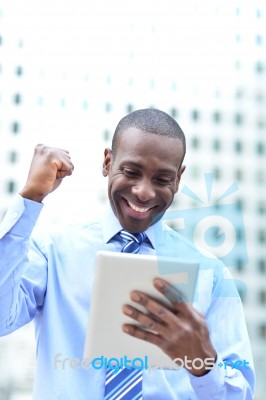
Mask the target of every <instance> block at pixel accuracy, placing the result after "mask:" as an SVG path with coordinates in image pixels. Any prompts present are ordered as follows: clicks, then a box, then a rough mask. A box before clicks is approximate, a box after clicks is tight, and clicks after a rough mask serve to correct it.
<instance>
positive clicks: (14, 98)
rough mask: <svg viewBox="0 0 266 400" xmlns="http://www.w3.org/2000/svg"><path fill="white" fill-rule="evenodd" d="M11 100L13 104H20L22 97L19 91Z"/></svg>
mask: <svg viewBox="0 0 266 400" xmlns="http://www.w3.org/2000/svg"><path fill="white" fill-rule="evenodd" d="M13 101H14V103H15V104H17V105H18V104H21V101H22V98H21V95H20V94H19V93H16V94H15V95H14V97H13Z"/></svg>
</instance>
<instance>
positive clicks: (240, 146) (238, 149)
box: [235, 140, 243, 153]
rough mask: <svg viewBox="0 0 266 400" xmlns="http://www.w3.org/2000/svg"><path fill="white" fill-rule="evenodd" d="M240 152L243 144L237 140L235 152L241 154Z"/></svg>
mask: <svg viewBox="0 0 266 400" xmlns="http://www.w3.org/2000/svg"><path fill="white" fill-rule="evenodd" d="M242 151H243V143H242V142H241V141H240V140H237V141H236V142H235V152H236V153H242Z"/></svg>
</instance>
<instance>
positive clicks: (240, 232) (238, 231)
mask: <svg viewBox="0 0 266 400" xmlns="http://www.w3.org/2000/svg"><path fill="white" fill-rule="evenodd" d="M243 239H244V231H243V230H242V229H239V228H237V229H236V240H237V241H239V242H240V241H242V240H243Z"/></svg>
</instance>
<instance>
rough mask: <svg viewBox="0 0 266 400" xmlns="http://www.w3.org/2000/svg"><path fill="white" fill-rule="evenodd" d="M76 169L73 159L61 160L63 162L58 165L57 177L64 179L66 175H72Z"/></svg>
mask: <svg viewBox="0 0 266 400" xmlns="http://www.w3.org/2000/svg"><path fill="white" fill-rule="evenodd" d="M73 171H74V164H73V163H72V162H71V161H66V160H64V161H61V164H60V165H58V170H57V174H56V178H57V179H62V178H64V177H65V176H70V175H72V173H73Z"/></svg>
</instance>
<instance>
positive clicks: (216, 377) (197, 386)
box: [189, 355, 225, 400]
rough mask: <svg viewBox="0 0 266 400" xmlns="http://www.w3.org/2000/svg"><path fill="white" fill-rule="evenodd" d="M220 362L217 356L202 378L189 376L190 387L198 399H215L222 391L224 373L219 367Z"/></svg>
mask: <svg viewBox="0 0 266 400" xmlns="http://www.w3.org/2000/svg"><path fill="white" fill-rule="evenodd" d="M222 361H223V360H222V359H221V358H220V357H219V355H218V357H217V360H216V363H215V365H214V366H213V368H212V369H211V370H210V371H209V372H208V373H207V374H205V375H203V376H195V375H192V374H189V379H190V383H191V386H192V387H193V389H194V391H195V393H196V394H197V397H198V398H199V399H203V400H206V399H207V398H211V399H214V398H216V397H214V396H215V395H217V394H218V393H219V392H221V390H223V386H224V380H225V371H224V368H221V367H219V364H220V363H222ZM222 365H223V363H222Z"/></svg>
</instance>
